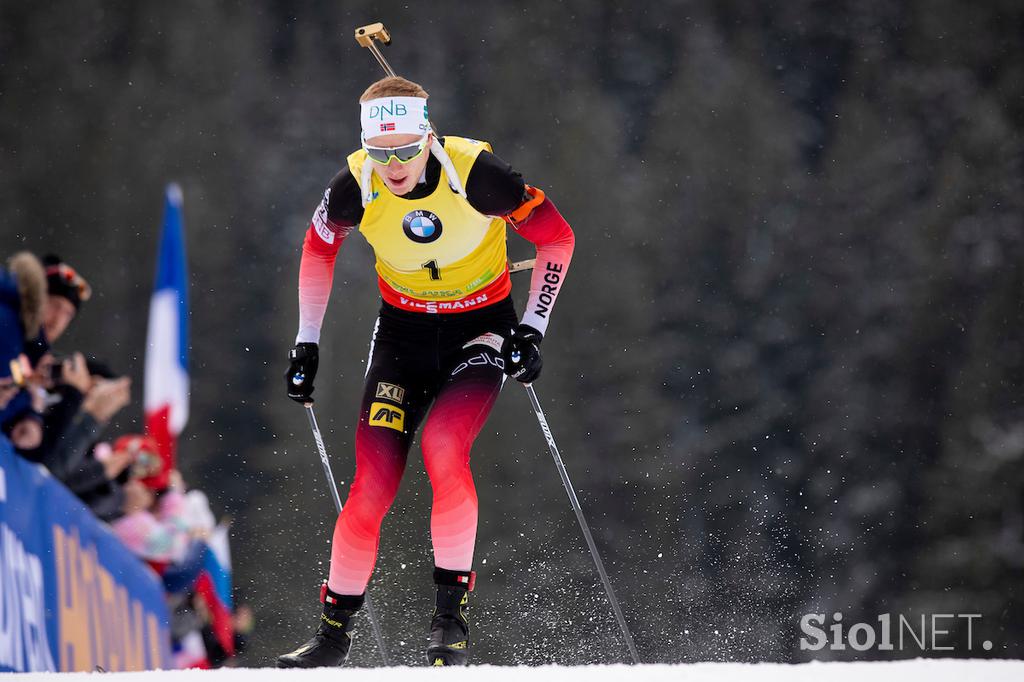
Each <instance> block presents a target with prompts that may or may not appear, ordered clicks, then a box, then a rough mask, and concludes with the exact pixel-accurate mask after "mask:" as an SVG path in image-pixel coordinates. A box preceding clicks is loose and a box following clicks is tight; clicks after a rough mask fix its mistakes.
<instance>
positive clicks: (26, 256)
mask: <svg viewBox="0 0 1024 682" xmlns="http://www.w3.org/2000/svg"><path fill="white" fill-rule="evenodd" d="M7 269H8V271H9V272H10V273H11V274H12V275H13V276H14V279H15V280H16V281H17V283H18V299H19V302H20V305H19V314H20V317H21V325H22V327H24V329H25V338H26V339H34V338H35V337H37V336H39V328H40V327H41V326H42V324H43V307H44V306H45V304H46V271H45V270H43V264H42V263H40V262H39V259H38V258H36V257H35V256H33V255H32V254H31V253H29V252H28V251H20V252H18V253H16V254H14V255H13V256H11V258H10V259H9V260H8V261H7Z"/></svg>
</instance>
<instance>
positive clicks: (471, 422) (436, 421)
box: [423, 362, 503, 571]
mask: <svg viewBox="0 0 1024 682" xmlns="http://www.w3.org/2000/svg"><path fill="white" fill-rule="evenodd" d="M502 378H503V373H502V371H501V369H500V368H498V367H496V366H494V365H493V364H490V363H487V362H485V363H482V364H476V365H471V364H469V363H460V364H459V365H458V366H457V367H456V368H455V371H454V372H453V374H452V376H451V377H450V378H449V379H448V381H447V383H446V384H445V385H444V387H443V388H442V389H441V391H440V393H439V394H438V396H437V400H436V402H435V403H434V407H433V409H432V410H431V411H430V416H429V417H428V418H427V423H426V425H425V426H424V427H423V461H424V464H425V465H426V470H427V475H428V476H429V477H430V484H431V487H432V488H433V491H434V504H433V509H432V512H431V517H430V534H431V537H432V539H433V543H434V564H435V565H436V566H437V567H439V568H446V569H449V570H452V571H468V570H470V569H471V568H472V565H473V549H474V545H475V543H476V527H477V497H476V487H475V486H474V485H473V472H472V471H471V470H470V467H469V456H470V448H471V447H472V445H473V441H474V440H475V439H476V437H477V435H478V434H479V433H480V429H481V428H483V425H484V422H485V421H487V416H488V414H490V412H491V408H492V407H493V406H494V401H495V400H496V399H497V397H498V392H499V391H500V390H501V384H502Z"/></svg>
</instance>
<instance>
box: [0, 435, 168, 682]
mask: <svg viewBox="0 0 1024 682" xmlns="http://www.w3.org/2000/svg"><path fill="white" fill-rule="evenodd" d="M169 637H170V635H169V625H168V613H167V606H166V604H165V602H164V593H163V589H162V587H161V584H160V581H159V579H158V578H157V576H156V575H155V574H154V573H153V572H152V571H151V570H150V569H149V568H148V567H147V566H146V565H145V564H143V563H142V562H141V561H140V560H139V559H137V558H135V557H134V556H133V555H132V554H130V553H129V552H128V550H127V549H125V548H124V546H123V545H122V544H121V542H120V541H119V540H118V539H117V538H116V537H115V536H114V535H113V534H112V533H111V531H110V530H109V529H108V528H107V527H106V526H105V525H104V524H102V523H101V522H99V521H97V520H96V518H95V517H94V516H93V515H92V513H91V512H90V511H89V510H88V509H87V508H86V507H85V506H83V505H82V503H81V502H79V501H78V499H77V498H76V497H75V496H74V495H72V494H71V493H70V492H68V491H67V489H65V488H64V486H63V485H61V484H60V483H59V482H57V481H55V480H53V479H52V478H51V477H50V476H49V475H48V474H47V473H46V472H45V471H44V470H42V469H41V468H40V467H37V466H36V465H34V464H31V463H29V462H26V461H25V460H23V459H21V458H20V457H18V456H17V454H15V452H14V450H13V449H12V448H11V445H10V442H9V441H7V440H6V439H5V438H3V437H2V436H0V671H6V672H10V671H15V672H24V671H40V670H59V671H72V670H95V669H96V667H97V666H99V667H101V668H102V669H104V670H108V671H112V670H147V669H154V668H170V667H171V655H170V639H169Z"/></svg>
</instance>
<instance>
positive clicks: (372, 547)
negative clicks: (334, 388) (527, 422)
mask: <svg viewBox="0 0 1024 682" xmlns="http://www.w3.org/2000/svg"><path fill="white" fill-rule="evenodd" d="M381 356H383V357H381ZM378 357H381V361H380V363H379V364H380V365H385V364H387V363H386V362H385V360H384V358H389V357H391V356H390V354H388V355H384V354H378ZM391 364H392V366H393V365H394V364H395V363H394V362H393V360H392V362H391ZM381 383H386V384H387V385H388V386H394V387H397V388H398V389H399V390H400V391H401V393H398V392H396V391H395V389H391V390H390V392H389V393H388V395H389V396H391V397H390V398H387V397H381V396H380V395H378V392H379V390H380V389H379V387H380V385H381ZM399 396H400V397H399ZM425 404H426V396H425V395H424V394H423V392H422V389H419V390H418V391H417V390H414V387H413V386H412V385H411V384H410V382H409V381H407V380H405V379H404V378H402V377H399V376H396V375H395V373H392V372H388V371H386V369H381V367H379V366H378V363H377V361H376V360H375V363H374V365H373V366H371V368H370V371H369V373H368V374H367V379H366V388H365V392H364V395H363V405H362V410H361V413H360V417H359V426H358V427H357V429H356V474H355V478H354V479H353V481H352V486H351V488H349V493H348V499H347V500H345V502H344V504H343V505H342V512H341V514H340V515H339V516H338V521H337V523H336V524H335V526H334V539H333V543H332V545H331V572H330V576H329V577H328V579H327V585H328V587H330V588H331V590H332V591H333V592H336V593H338V594H344V595H359V594H362V593H363V592H364V591H365V590H366V585H367V583H368V582H369V581H370V575H371V574H372V573H373V567H374V564H376V561H377V547H378V544H379V542H380V526H381V522H382V521H383V520H384V515H385V514H386V513H387V511H388V509H389V508H390V507H391V503H392V502H394V500H395V495H396V494H397V493H398V486H399V483H401V480H402V473H403V472H404V471H405V462H406V457H407V455H408V453H409V446H410V445H411V444H412V439H413V435H414V434H415V431H416V426H417V425H418V423H419V420H420V418H421V416H422V412H423V409H424V407H425Z"/></svg>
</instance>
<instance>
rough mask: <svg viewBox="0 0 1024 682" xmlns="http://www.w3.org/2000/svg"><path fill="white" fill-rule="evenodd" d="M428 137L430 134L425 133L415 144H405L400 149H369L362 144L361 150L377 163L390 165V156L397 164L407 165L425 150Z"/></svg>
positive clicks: (368, 146) (366, 145) (369, 147)
mask: <svg viewBox="0 0 1024 682" xmlns="http://www.w3.org/2000/svg"><path fill="white" fill-rule="evenodd" d="M429 135H430V133H427V134H426V135H424V136H423V137H421V138H420V139H419V140H417V141H416V142H413V143H412V144H405V145H402V146H401V147H371V146H370V145H368V144H366V143H365V142H364V143H363V149H365V150H366V154H367V156H369V157H370V158H371V159H373V160H374V161H376V162H377V163H390V162H391V157H392V156H393V157H395V159H397V161H398V163H409V162H410V161H412V160H413V159H415V158H416V157H417V156H419V155H420V154H422V153H423V150H424V149H426V148H427V137H428V136H429Z"/></svg>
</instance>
